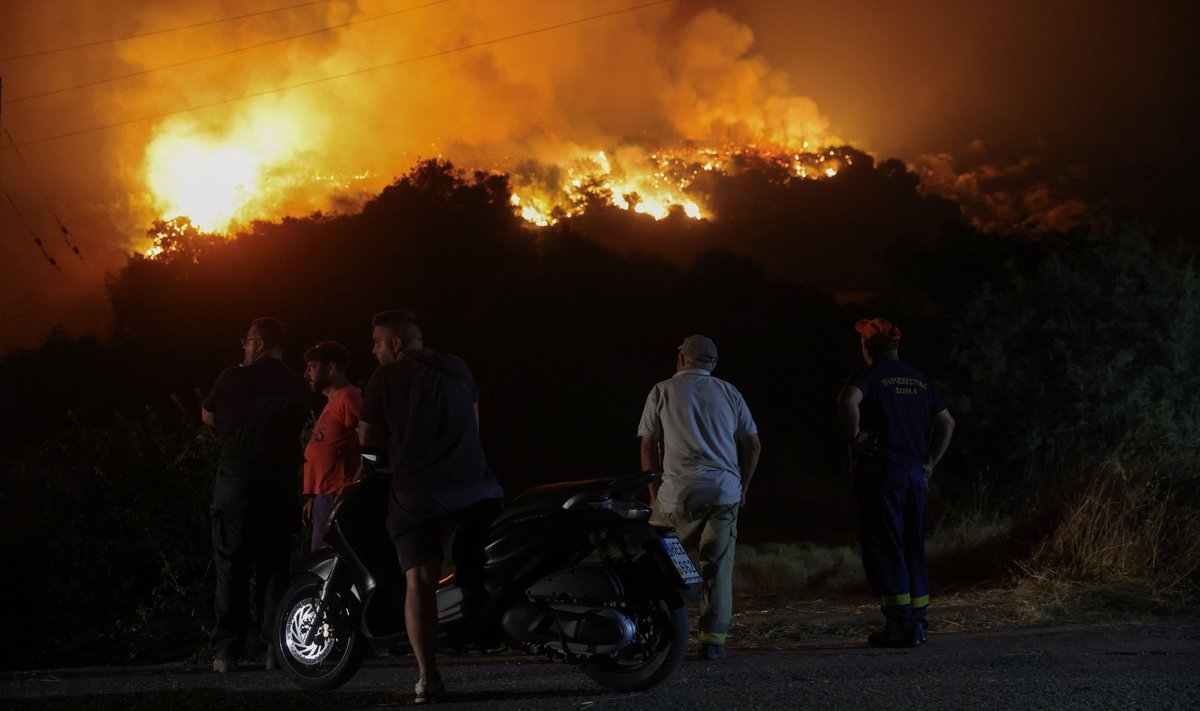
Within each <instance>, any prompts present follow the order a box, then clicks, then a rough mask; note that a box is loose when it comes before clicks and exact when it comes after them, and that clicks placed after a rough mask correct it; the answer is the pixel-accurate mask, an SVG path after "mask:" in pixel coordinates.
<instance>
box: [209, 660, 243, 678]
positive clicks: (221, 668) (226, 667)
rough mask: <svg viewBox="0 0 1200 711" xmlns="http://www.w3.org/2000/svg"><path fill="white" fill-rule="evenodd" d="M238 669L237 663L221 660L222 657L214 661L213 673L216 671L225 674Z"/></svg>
mask: <svg viewBox="0 0 1200 711" xmlns="http://www.w3.org/2000/svg"><path fill="white" fill-rule="evenodd" d="M237 668H238V667H237V662H235V661H234V660H232V659H221V658H220V657H217V658H216V659H214V660H213V671H215V672H216V673H218V674H225V673H226V672H235V671H237Z"/></svg>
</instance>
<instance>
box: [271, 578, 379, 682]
mask: <svg viewBox="0 0 1200 711" xmlns="http://www.w3.org/2000/svg"><path fill="white" fill-rule="evenodd" d="M322 585H323V583H322V581H321V579H320V578H318V577H317V576H315V575H311V574H305V575H301V576H300V577H298V578H296V580H295V581H294V582H293V583H292V586H291V587H290V588H288V591H287V592H286V593H284V596H283V600H282V601H281V602H280V605H279V614H278V616H277V617H276V618H275V656H276V658H277V659H278V660H279V662H280V667H281V668H282V669H283V670H284V671H286V672H287V673H288V676H289V677H291V679H292V681H293V682H295V684H296V685H297V686H300V687H302V688H305V689H313V690H318V691H322V690H326V689H332V688H334V687H337V686H340V685H341V684H343V683H345V681H346V680H347V679H349V678H350V677H352V676H354V673H355V672H356V671H358V667H359V664H360V663H361V662H362V656H363V655H362V650H361V640H360V638H359V637H360V633H359V630H358V606H357V601H356V600H355V599H354V597H353V595H351V594H350V593H349V592H348V591H346V592H342V593H337V592H333V593H330V594H329V595H328V597H327V598H326V599H325V600H322V599H321V587H322Z"/></svg>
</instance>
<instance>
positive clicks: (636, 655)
mask: <svg viewBox="0 0 1200 711" xmlns="http://www.w3.org/2000/svg"><path fill="white" fill-rule="evenodd" d="M636 614H637V618H638V620H637V627H638V632H637V634H638V641H637V642H636V643H635V644H633V645H630V648H629V649H627V650H623V651H622V653H621V654H620V655H619V656H618V657H617V658H615V659H593V660H591V661H588V662H587V663H586V664H584V666H583V671H584V673H585V674H587V675H588V676H589V677H591V678H592V681H595V682H596V683H598V684H600V685H601V686H604V687H606V688H608V689H612V690H613V691H620V692H626V691H644V690H646V689H649V688H650V687H652V686H656V685H657V684H659V683H661V682H662V681H664V680H665V679H666V678H667V677H669V676H671V674H673V673H674V672H675V670H676V669H678V668H679V665H680V664H682V663H683V654H684V652H685V651H687V643H688V611H687V608H686V607H683V606H680V607H677V608H673V609H672V608H671V607H670V606H669V605H668V604H667V602H666V601H665V600H654V601H651V602H647V603H644V609H642V610H639V611H637V613H636Z"/></svg>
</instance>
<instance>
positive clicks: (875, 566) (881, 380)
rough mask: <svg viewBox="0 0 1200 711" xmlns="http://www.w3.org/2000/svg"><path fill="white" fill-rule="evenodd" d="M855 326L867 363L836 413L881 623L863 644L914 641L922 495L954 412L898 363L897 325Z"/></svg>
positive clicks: (920, 623) (920, 598)
mask: <svg viewBox="0 0 1200 711" xmlns="http://www.w3.org/2000/svg"><path fill="white" fill-rule="evenodd" d="M854 329H855V330H856V331H857V332H858V333H859V334H860V336H861V338H862V355H863V359H864V360H865V361H866V366H865V367H862V368H859V369H858V370H856V371H854V372H853V373H852V374H851V375H850V377H849V379H848V380H847V381H846V384H845V386H844V387H843V388H842V391H841V393H840V395H839V396H838V415H839V419H840V421H841V425H842V429H843V431H844V432H845V434H846V437H847V438H848V441H849V445H850V457H851V467H852V472H853V476H854V493H855V497H856V498H857V500H858V512H859V542H860V543H861V545H862V560H863V568H864V569H865V570H866V574H867V581H868V582H869V583H870V585H871V589H872V591H873V592H874V594H876V595H878V596H879V600H880V605H881V607H882V610H883V615H884V619H885V621H886V622H885V625H884V627H883V629H881V630H879V631H876V632H872V633H871V635H870V637H868V642H869V643H870V644H871V645H872V646H875V647H916V646H919V645H921V644H923V643H924V642H925V639H926V634H925V629H926V620H925V612H926V609H927V608H928V606H929V573H928V570H927V569H926V566H925V521H924V518H925V496H926V492H927V491H928V485H929V484H928V483H929V478H930V476H932V474H933V470H934V467H936V466H937V463H938V461H940V460H941V458H942V455H943V454H945V453H946V448H947V447H948V446H949V444H950V436H951V434H952V433H953V431H954V418H953V417H951V416H950V411H949V410H947V409H946V405H945V403H943V402H942V398H941V397H940V396H939V395H938V393H937V391H936V390H935V389H934V387H933V384H932V383H930V382H929V380H928V379H927V378H926V377H925V376H924V375H922V374H921V373H919V372H917V371H916V370H915V369H914V368H912V367H911V366H909V365H907V364H905V363H903V362H901V361H900V358H899V346H900V329H899V328H898V327H896V325H895V324H893V323H891V322H890V321H888V320H887V319H882V318H874V319H864V320H861V321H859V322H858V323H856V324H855V326H854Z"/></svg>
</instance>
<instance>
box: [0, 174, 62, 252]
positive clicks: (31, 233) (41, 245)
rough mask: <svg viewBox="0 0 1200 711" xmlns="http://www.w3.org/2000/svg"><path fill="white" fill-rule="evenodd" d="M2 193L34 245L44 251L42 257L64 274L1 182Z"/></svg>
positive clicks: (0, 189)
mask: <svg viewBox="0 0 1200 711" xmlns="http://www.w3.org/2000/svg"><path fill="white" fill-rule="evenodd" d="M0 192H2V193H4V197H6V198H8V204H9V205H12V209H13V212H15V213H17V217H18V218H19V219H20V220H21V224H23V225H25V229H27V230H29V236H30V237H32V238H33V242H34V244H36V245H37V246H38V249H40V250H41V251H42V256H43V257H45V258H46V261H48V262H50V266H52V267H54V268H55V269H57V270H58V271H59V273H62V267H60V266H58V262H57V261H55V259H54V257H51V256H50V253H49V252H47V251H46V245H44V244H42V239H41V237H38V236H37V233H36V232H34V231H33V226H32V225H30V224H29V220H26V219H25V215H23V214H21V210H20V209H19V208H17V203H16V202H15V201H13V199H12V195H9V194H8V189H7V188H5V187H4V183H3V182H0Z"/></svg>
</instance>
